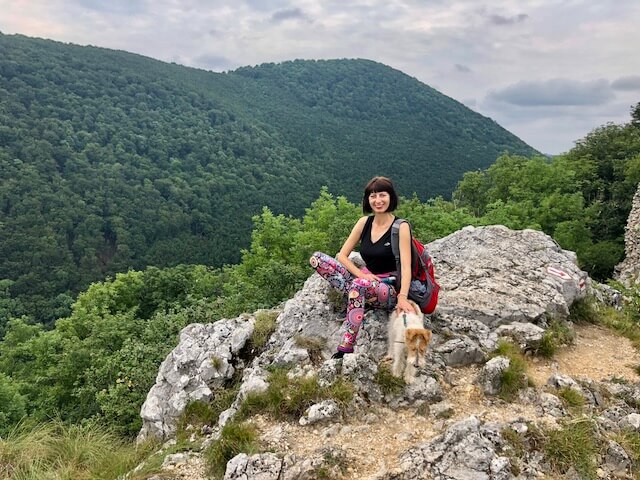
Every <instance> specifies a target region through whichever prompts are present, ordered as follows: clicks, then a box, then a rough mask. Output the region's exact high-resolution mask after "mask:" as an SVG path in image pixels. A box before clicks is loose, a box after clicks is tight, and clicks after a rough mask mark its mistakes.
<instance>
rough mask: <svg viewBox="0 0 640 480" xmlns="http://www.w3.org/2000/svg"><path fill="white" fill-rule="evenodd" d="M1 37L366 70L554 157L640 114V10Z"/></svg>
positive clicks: (52, 2) (133, 19)
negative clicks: (402, 77) (385, 74)
mask: <svg viewBox="0 0 640 480" xmlns="http://www.w3.org/2000/svg"><path fill="white" fill-rule="evenodd" d="M0 31H1V32H2V33H4V34H12V33H20V34H24V35H28V36H32V37H40V38H47V39H52V40H57V41H62V42H69V43H75V44H79V45H94V46H98V47H106V48H112V49H118V50H126V51H128V52H133V53H139V54H142V55H145V56H149V57H153V58H156V59H159V60H163V61H167V62H176V63H178V64H181V65H187V66H191V67H197V68H202V69H206V70H211V71H215V72H222V71H229V70H233V69H235V68H237V67H240V66H246V65H259V64H261V63H265V62H282V61H285V60H294V59H332V58H366V59H369V60H374V61H377V62H380V63H383V64H385V65H388V66H390V67H393V68H395V69H398V70H401V71H402V72H404V73H406V74H408V75H410V76H412V77H415V78H416V79H418V80H419V81H421V82H423V83H425V84H427V85H429V86H431V87H433V88H435V89H436V90H438V91H440V92H441V93H443V94H445V95H447V96H449V97H451V98H453V99H455V100H457V101H459V102H461V103H463V104H464V105H466V106H467V107H469V108H471V109H473V110H475V111H477V112H479V113H480V114H482V115H485V116H487V117H490V118H492V119H493V120H495V121H496V122H497V123H499V124H500V125H501V126H503V127H504V128H506V129H507V130H509V131H510V132H512V133H514V134H515V135H517V136H518V137H520V138H521V139H522V140H524V141H525V142H526V143H528V144H529V145H531V146H532V147H534V148H536V149H537V150H539V151H541V152H543V153H547V154H559V153H562V152H566V151H568V150H570V149H571V148H572V147H573V146H574V145H575V142H576V141H578V140H580V139H582V138H584V137H585V135H587V134H588V133H589V132H590V131H592V130H593V129H595V128H597V127H599V126H602V125H604V124H606V123H609V122H612V123H626V122H628V121H629V119H630V110H631V106H632V105H635V104H637V103H638V102H640V1H639V0H529V1H526V2H525V1H516V0H496V1H493V0H492V1H483V0H451V1H446V0H354V1H350V0H297V1H294V0H230V1H227V0H210V1H205V0H142V1H138V0H0Z"/></svg>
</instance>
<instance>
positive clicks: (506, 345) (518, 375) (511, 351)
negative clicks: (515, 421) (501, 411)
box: [491, 340, 531, 402]
mask: <svg viewBox="0 0 640 480" xmlns="http://www.w3.org/2000/svg"><path fill="white" fill-rule="evenodd" d="M497 356H503V357H507V358H508V359H509V367H508V368H507V369H506V370H504V371H503V372H502V375H501V376H500V391H499V392H498V397H500V398H502V399H503V400H505V401H508V402H510V401H512V400H513V399H514V398H515V396H516V394H517V393H518V391H520V390H522V389H523V388H526V387H528V386H529V385H531V381H530V380H529V378H528V376H527V362H526V360H525V359H524V356H523V355H522V352H521V351H520V349H519V348H518V346H517V345H515V344H513V343H511V342H509V341H506V340H500V341H499V342H498V346H497V347H496V350H495V351H494V352H493V353H492V354H491V357H492V358H493V357H497Z"/></svg>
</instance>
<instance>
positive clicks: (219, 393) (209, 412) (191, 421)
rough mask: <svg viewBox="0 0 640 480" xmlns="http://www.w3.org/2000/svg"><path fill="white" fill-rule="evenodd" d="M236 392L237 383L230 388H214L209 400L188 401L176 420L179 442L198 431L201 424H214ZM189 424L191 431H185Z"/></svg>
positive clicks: (231, 401)
mask: <svg viewBox="0 0 640 480" xmlns="http://www.w3.org/2000/svg"><path fill="white" fill-rule="evenodd" d="M237 394H238V386H237V385H236V386H233V387H230V388H219V389H217V390H214V392H213V398H212V400H211V401H210V402H205V401H196V402H191V403H189V404H188V405H187V407H186V408H185V409H184V412H183V413H182V415H181V416H180V419H179V420H178V425H177V433H176V439H177V440H178V441H179V442H180V441H186V440H187V439H188V438H190V436H191V433H193V432H195V433H196V434H197V433H199V432H200V430H201V429H202V427H203V426H205V425H209V426H210V427H213V426H215V425H216V424H217V423H218V417H219V416H220V414H221V413H222V412H224V411H225V410H226V409H227V408H229V407H230V406H231V404H232V403H233V401H234V399H235V398H236V395H237ZM189 425H191V426H192V427H193V430H192V431H187V427H188V426H189Z"/></svg>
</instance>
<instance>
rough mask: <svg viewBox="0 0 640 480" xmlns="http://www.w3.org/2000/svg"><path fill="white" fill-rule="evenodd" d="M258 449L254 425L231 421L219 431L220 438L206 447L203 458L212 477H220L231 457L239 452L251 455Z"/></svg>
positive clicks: (258, 450)
mask: <svg viewBox="0 0 640 480" xmlns="http://www.w3.org/2000/svg"><path fill="white" fill-rule="evenodd" d="M260 451H261V448H260V444H259V442H258V432H257V430H256V428H255V426H253V425H251V424H250V423H248V422H244V423H239V422H236V421H231V422H229V423H227V424H226V425H225V426H224V428H223V429H222V432H220V439H219V440H217V441H216V442H214V443H213V444H211V446H210V447H209V448H207V450H206V451H205V453H204V458H205V461H206V462H207V466H208V469H209V473H210V474H211V475H212V476H213V478H216V479H222V478H223V477H224V473H225V470H226V467H227V462H228V461H229V460H231V459H232V458H233V457H235V456H236V455H238V454H239V453H246V454H247V455H252V454H254V453H259V452H260Z"/></svg>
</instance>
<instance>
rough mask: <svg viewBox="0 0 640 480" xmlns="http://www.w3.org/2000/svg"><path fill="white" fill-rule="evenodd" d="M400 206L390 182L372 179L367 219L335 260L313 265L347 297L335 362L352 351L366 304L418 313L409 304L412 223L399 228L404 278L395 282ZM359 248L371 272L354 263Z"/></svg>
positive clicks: (365, 203)
mask: <svg viewBox="0 0 640 480" xmlns="http://www.w3.org/2000/svg"><path fill="white" fill-rule="evenodd" d="M397 207H398V195H397V194H396V191H395V189H394V187H393V183H392V182H391V180H389V179H388V178H386V177H374V178H372V179H371V180H370V181H369V183H367V186H366V187H365V189H364V196H363V198H362V211H363V213H364V214H365V216H364V217H362V218H361V219H360V220H358V222H357V223H356V224H355V226H354V227H353V229H352V230H351V233H350V234H349V237H348V238H347V239H346V241H345V242H344V245H343V246H342V248H341V249H340V252H339V253H338V255H337V257H336V258H333V257H330V256H329V255H327V254H324V253H321V252H316V253H314V254H313V255H312V256H311V258H310V260H309V262H310V263H311V266H312V267H313V268H314V269H315V270H316V271H317V272H318V273H319V274H320V275H321V276H322V277H323V278H325V279H327V281H328V282H329V283H330V284H331V286H332V287H333V288H335V289H336V290H338V291H340V292H343V293H346V294H347V318H346V320H345V327H346V330H345V332H344V334H343V336H342V341H341V342H340V345H339V346H338V351H337V352H336V353H335V354H334V355H333V358H342V357H343V356H344V354H345V353H351V352H353V347H354V345H355V343H356V338H357V335H358V331H359V330H360V326H361V325H362V320H363V318H364V307H365V305H367V306H369V307H372V308H378V309H385V310H387V311H391V310H393V309H394V308H396V309H397V310H398V312H399V313H403V312H406V313H411V312H413V311H414V309H413V308H412V306H411V305H410V304H409V302H408V300H407V295H408V293H409V285H410V283H411V232H410V228H409V224H408V223H406V222H404V223H402V224H401V225H400V264H401V271H402V278H401V279H395V281H394V278H393V277H392V275H395V271H396V259H395V256H394V255H393V251H392V249H391V226H392V225H393V221H394V220H395V218H396V217H395V215H394V214H393V212H394V211H395V209H396V208H397ZM358 244H360V255H361V256H362V260H363V261H364V263H365V265H366V267H363V268H358V266H356V264H355V263H353V262H352V261H351V260H350V259H349V254H350V253H351V251H352V250H353V249H354V248H355V247H356V246H357V245H358Z"/></svg>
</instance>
